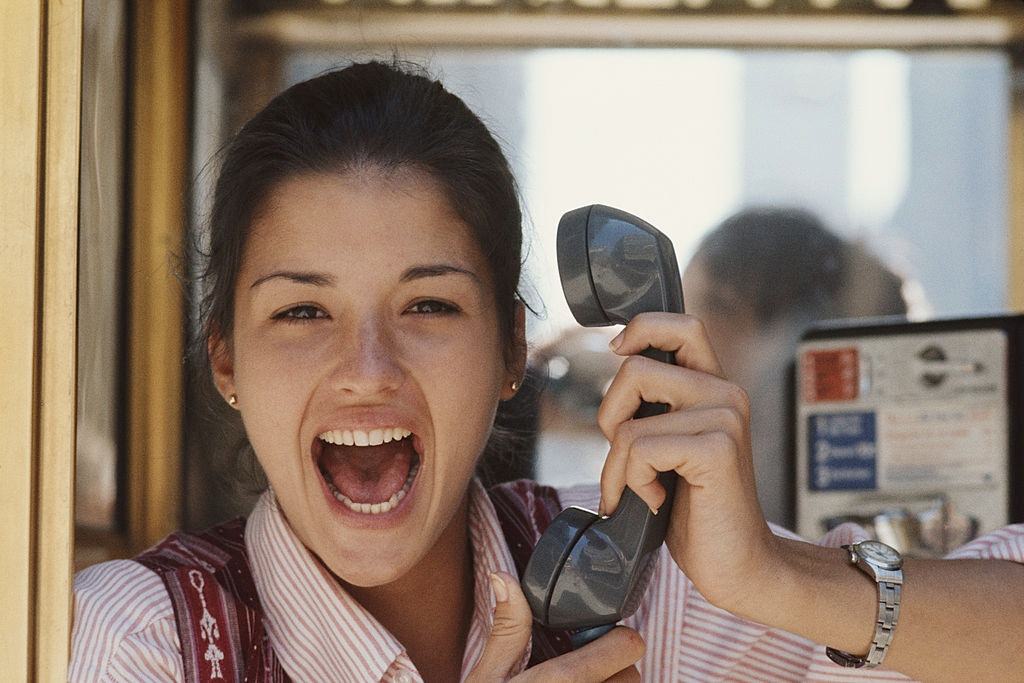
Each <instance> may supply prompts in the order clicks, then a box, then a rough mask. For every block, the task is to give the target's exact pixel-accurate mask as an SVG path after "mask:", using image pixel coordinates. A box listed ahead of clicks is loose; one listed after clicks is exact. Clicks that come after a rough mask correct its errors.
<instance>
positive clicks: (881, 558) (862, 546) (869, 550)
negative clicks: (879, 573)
mask: <svg viewBox="0 0 1024 683" xmlns="http://www.w3.org/2000/svg"><path fill="white" fill-rule="evenodd" d="M856 548H857V552H858V553H860V556H861V557H863V558H864V559H865V560H869V561H870V562H871V563H872V564H876V565H880V566H881V567H882V568H883V569H899V568H900V565H902V564H903V557H902V556H901V555H900V554H899V553H898V552H896V550H895V549H893V548H890V547H889V546H887V545H886V544H884V543H880V542H878V541H862V542H860V543H858V544H857V545H856Z"/></svg>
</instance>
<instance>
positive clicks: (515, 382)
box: [512, 379, 519, 391]
mask: <svg viewBox="0 0 1024 683" xmlns="http://www.w3.org/2000/svg"><path fill="white" fill-rule="evenodd" d="M512 391H519V380H516V379H514V380H512Z"/></svg>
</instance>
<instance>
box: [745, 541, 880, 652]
mask: <svg viewBox="0 0 1024 683" xmlns="http://www.w3.org/2000/svg"><path fill="white" fill-rule="evenodd" d="M776 548H777V553H776V558H777V561H776V566H775V567H773V568H772V569H771V570H770V571H768V572H765V573H764V580H763V581H761V582H759V583H758V585H757V586H755V587H754V588H753V590H752V591H751V592H750V594H749V595H750V596H751V597H750V598H749V599H747V600H746V601H745V602H744V603H743V604H740V605H737V609H736V610H730V611H733V612H734V613H735V614H737V615H739V616H742V617H743V618H745V619H749V620H751V621H756V622H758V623H761V624H765V625H766V626H771V627H774V628H780V629H783V630H785V631H789V632H791V633H795V634H798V635H801V636H804V637H805V638H809V639H810V640H813V641H815V642H817V643H823V644H827V645H830V646H832V647H834V648H837V649H840V650H843V651H845V652H851V653H855V654H858V655H860V654H864V653H867V652H868V651H869V649H870V647H871V641H872V637H873V635H874V629H873V625H874V623H875V618H876V616H877V607H878V591H877V588H876V585H875V583H874V582H873V581H872V580H871V579H870V578H869V577H868V576H866V575H865V574H863V573H862V572H861V571H860V570H859V569H857V568H856V567H854V566H852V565H851V564H850V563H849V553H848V552H847V551H846V550H843V549H842V548H828V547H823V546H817V545H813V544H810V543H806V542H803V541H796V540H792V539H787V538H781V537H779V538H778V539H777V544H776Z"/></svg>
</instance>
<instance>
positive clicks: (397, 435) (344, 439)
mask: <svg viewBox="0 0 1024 683" xmlns="http://www.w3.org/2000/svg"><path fill="white" fill-rule="evenodd" d="M410 434H412V432H411V431H409V430H408V429H406V428H405V427H385V428H384V429H371V430H370V431H368V432H364V431H363V430H361V429H333V430H331V431H329V432H324V433H323V434H321V435H320V440H321V441H326V442H327V443H333V444H341V445H344V446H379V445H381V444H382V443H388V442H389V441H400V440H402V439H404V438H405V437H407V436H409V435H410Z"/></svg>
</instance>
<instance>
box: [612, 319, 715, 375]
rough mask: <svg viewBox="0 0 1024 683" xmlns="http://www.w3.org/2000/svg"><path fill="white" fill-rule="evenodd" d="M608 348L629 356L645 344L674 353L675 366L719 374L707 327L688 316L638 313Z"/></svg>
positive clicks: (638, 351)
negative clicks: (610, 347)
mask: <svg viewBox="0 0 1024 683" xmlns="http://www.w3.org/2000/svg"><path fill="white" fill-rule="evenodd" d="M612 344H615V346H613V347H612V350H613V351H614V352H615V353H617V354H618V355H620V356H631V355H634V354H637V353H640V352H642V351H643V350H644V349H646V348H648V347H653V348H656V349H661V350H662V351H668V352H669V353H672V354H674V355H675V358H676V365H680V366H683V367H687V368H691V369H693V370H698V371H700V372H707V373H710V374H712V375H717V376H719V377H720V376H721V375H722V366H721V365H720V364H719V362H718V356H716V355H715V351H714V349H713V348H712V346H711V339H710V337H709V336H708V332H707V329H706V328H705V327H704V323H702V322H701V321H700V320H698V319H697V318H695V317H693V316H692V315H685V314H680V313H658V312H648V313H640V314H639V315H637V316H635V317H634V318H633V319H632V320H630V321H629V323H628V324H627V325H626V326H625V327H624V328H622V331H621V332H620V333H619V336H617V337H615V339H613V340H612Z"/></svg>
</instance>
